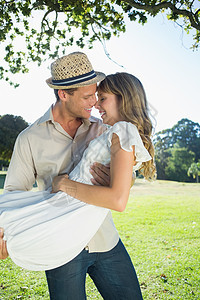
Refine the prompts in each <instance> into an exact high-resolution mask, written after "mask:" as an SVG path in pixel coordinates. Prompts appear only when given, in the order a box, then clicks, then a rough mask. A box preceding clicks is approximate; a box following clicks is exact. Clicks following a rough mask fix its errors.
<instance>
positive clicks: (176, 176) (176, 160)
mask: <svg viewBox="0 0 200 300" xmlns="http://www.w3.org/2000/svg"><path fill="white" fill-rule="evenodd" d="M169 151H170V152H171V156H170V157H169V158H168V163H167V167H166V168H165V173H166V179H170V180H176V181H188V176H187V171H188V168H189V166H190V165H191V164H192V162H193V161H194V157H195V154H194V153H193V152H192V151H188V150H187V149H186V148H175V147H174V148H172V149H170V150H169Z"/></svg>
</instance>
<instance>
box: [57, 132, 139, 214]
mask: <svg viewBox="0 0 200 300" xmlns="http://www.w3.org/2000/svg"><path fill="white" fill-rule="evenodd" d="M134 164H135V161H134V149H133V152H127V151H125V150H123V149H121V147H120V142H119V138H118V136H117V135H116V134H113V137H112V146H111V163H110V186H109V187H104V186H94V185H88V184H83V183H79V182H76V181H73V180H69V179H67V177H66V176H65V175H64V176H58V177H56V178H55V179H54V180H53V184H52V186H53V189H52V191H53V192H57V191H59V190H62V191H64V192H66V193H67V194H68V195H70V196H73V197H75V198H77V199H79V200H81V201H83V202H85V203H88V204H93V205H96V206H101V207H105V208H109V209H112V210H116V211H123V210H124V209H125V208H126V204H127V201H128V197H129V192H130V187H131V181H132V169H133V165H134Z"/></svg>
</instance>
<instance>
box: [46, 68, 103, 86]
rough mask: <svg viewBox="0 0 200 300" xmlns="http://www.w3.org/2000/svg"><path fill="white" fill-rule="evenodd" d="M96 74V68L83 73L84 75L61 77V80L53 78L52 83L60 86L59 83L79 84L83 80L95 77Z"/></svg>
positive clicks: (64, 84) (61, 84) (63, 84)
mask: <svg viewBox="0 0 200 300" xmlns="http://www.w3.org/2000/svg"><path fill="white" fill-rule="evenodd" d="M96 76H97V75H96V74H95V72H94V70H92V71H91V72H89V73H85V74H82V75H79V76H74V77H71V78H68V79H61V80H54V79H52V83H53V84H54V85H58V86H59V85H60V86H68V85H70V86H71V85H74V84H77V83H81V82H84V81H87V80H90V79H93V78H95V77H96Z"/></svg>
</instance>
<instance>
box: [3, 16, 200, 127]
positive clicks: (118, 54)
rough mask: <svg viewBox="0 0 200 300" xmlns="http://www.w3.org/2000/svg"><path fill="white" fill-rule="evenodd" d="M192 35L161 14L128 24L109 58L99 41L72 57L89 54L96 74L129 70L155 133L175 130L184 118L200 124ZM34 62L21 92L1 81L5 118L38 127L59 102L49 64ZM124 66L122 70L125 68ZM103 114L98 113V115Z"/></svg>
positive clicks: (110, 45)
mask: <svg viewBox="0 0 200 300" xmlns="http://www.w3.org/2000/svg"><path fill="white" fill-rule="evenodd" d="M191 45H192V34H191V35H187V34H186V33H185V32H183V31H182V30H181V28H180V27H179V26H178V25H176V24H175V23H173V22H171V21H168V20H167V19H166V17H165V16H163V15H162V14H160V15H158V16H157V17H155V18H151V17H150V18H149V19H148V23H147V24H146V25H144V26H142V25H140V24H138V23H136V22H129V21H128V22H127V31H126V33H124V34H123V33H122V34H121V35H120V37H118V38H117V37H112V38H111V40H110V41H107V42H106V48H107V51H108V53H109V55H110V57H111V58H112V60H113V61H115V62H117V64H116V63H114V62H113V61H112V60H109V59H108V57H107V56H106V55H105V53H104V50H103V47H102V45H101V44H100V43H99V42H96V43H95V44H94V48H93V49H91V50H89V49H87V48H84V49H79V48H78V47H76V46H74V47H68V48H69V49H67V53H71V52H73V51H82V52H85V53H86V54H87V55H88V57H89V59H90V61H91V62H92V65H93V68H94V70H96V71H101V72H104V73H105V74H107V75H108V74H111V73H115V72H128V73H132V74H133V75H135V76H136V77H138V78H139V79H140V80H141V82H142V83H143V86H144V88H145V91H146V94H147V99H148V102H149V106H150V109H151V114H152V115H153V117H154V118H155V119H156V124H155V122H154V125H155V132H158V131H160V130H163V129H167V128H171V127H172V126H173V125H175V124H176V123H177V122H178V121H179V120H181V119H182V118H188V119H190V120H192V121H193V122H198V123H200V93H199V87H200V50H199V51H195V52H194V51H192V50H191V49H190V46H191ZM51 62H52V61H50V60H49V61H47V62H45V63H43V64H42V65H41V66H40V67H38V66H37V65H34V64H30V65H29V68H30V72H29V73H28V74H23V75H19V74H18V75H17V76H16V80H17V82H18V83H20V86H19V87H18V88H16V89H15V88H13V87H11V86H9V84H8V83H6V82H3V81H1V82H0V90H1V105H0V115H4V114H13V115H17V116H21V117H23V118H24V119H25V120H26V121H27V122H28V123H33V122H34V121H35V120H36V119H37V118H39V117H40V116H42V115H43V114H44V113H45V112H46V110H47V109H48V108H49V107H50V105H51V104H52V103H54V102H55V97H54V93H53V90H52V89H51V88H49V87H48V86H47V84H46V82H45V80H46V79H47V78H49V77H51V74H50V69H49V66H50V64H51ZM120 65H122V66H123V67H120ZM93 114H94V115H95V116H98V113H97V111H95V110H94V111H93Z"/></svg>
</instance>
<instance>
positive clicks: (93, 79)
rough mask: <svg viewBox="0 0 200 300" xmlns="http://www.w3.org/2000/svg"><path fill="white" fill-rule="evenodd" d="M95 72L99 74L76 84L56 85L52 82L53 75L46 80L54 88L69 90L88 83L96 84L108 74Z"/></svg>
mask: <svg viewBox="0 0 200 300" xmlns="http://www.w3.org/2000/svg"><path fill="white" fill-rule="evenodd" d="M95 74H96V75H97V76H96V77H95V78H92V79H90V80H87V81H84V82H80V83H76V84H73V85H68V86H66V85H63V86H61V85H55V84H53V83H52V77H51V78H49V79H47V80H46V83H47V84H48V86H49V87H50V88H53V89H58V90H67V89H71V88H79V87H83V86H88V85H92V84H95V83H98V82H100V81H102V80H103V79H104V78H105V77H106V75H105V74H104V73H101V72H96V71H95Z"/></svg>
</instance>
